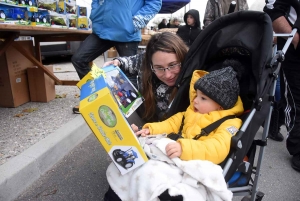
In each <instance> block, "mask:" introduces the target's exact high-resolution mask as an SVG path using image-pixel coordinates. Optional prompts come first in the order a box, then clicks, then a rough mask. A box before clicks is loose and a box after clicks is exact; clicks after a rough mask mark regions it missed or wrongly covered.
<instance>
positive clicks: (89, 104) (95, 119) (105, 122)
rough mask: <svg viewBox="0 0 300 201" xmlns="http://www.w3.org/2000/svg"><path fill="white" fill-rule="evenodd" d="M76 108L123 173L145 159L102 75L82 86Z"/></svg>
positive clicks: (142, 162) (140, 163) (139, 164)
mask: <svg viewBox="0 0 300 201" xmlns="http://www.w3.org/2000/svg"><path fill="white" fill-rule="evenodd" d="M79 111H80V113H81V115H82V116H83V118H84V119H85V121H86V122H87V124H88V125H89V127H90V128H91V130H92V131H93V133H94V134H95V136H96V137H97V138H98V140H99V141H100V143H101V144H102V146H103V147H104V149H105V150H106V152H107V153H108V155H109V156H110V157H111V159H112V161H113V162H114V163H115V164H116V167H117V168H118V169H119V170H120V172H121V174H122V175H124V174H126V173H127V172H130V171H131V170H133V169H135V168H137V167H139V166H141V165H142V164H144V163H145V162H146V161H147V160H148V159H147V156H146V154H145V152H144V150H143V148H142V147H141V146H140V143H139V141H138V139H137V137H136V136H135V134H134V132H133V131H132V129H131V127H130V125H129V124H128V122H127V120H126V119H125V117H124V115H123V113H122V111H121V110H120V109H119V105H118V103H117V102H116V100H115V98H114V96H113V95H112V93H111V91H110V88H109V87H108V85H107V83H106V81H105V79H104V78H103V76H100V77H98V78H96V79H94V80H92V81H90V82H87V83H86V84H84V85H83V86H82V87H81V95H80V105H79Z"/></svg>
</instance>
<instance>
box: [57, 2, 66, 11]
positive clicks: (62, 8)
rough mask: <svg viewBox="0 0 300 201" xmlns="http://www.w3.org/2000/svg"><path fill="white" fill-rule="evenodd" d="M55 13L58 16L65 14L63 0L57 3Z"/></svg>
mask: <svg viewBox="0 0 300 201" xmlns="http://www.w3.org/2000/svg"><path fill="white" fill-rule="evenodd" d="M56 12H57V13H59V14H66V2H65V1H64V0H59V1H58V4H57V11H56Z"/></svg>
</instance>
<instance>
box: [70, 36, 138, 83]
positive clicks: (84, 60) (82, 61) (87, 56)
mask: <svg viewBox="0 0 300 201" xmlns="http://www.w3.org/2000/svg"><path fill="white" fill-rule="evenodd" d="M138 45H139V42H135V41H134V42H126V43H124V42H115V41H110V40H103V39H101V38H99V37H98V36H97V35H95V34H93V33H92V34H91V35H89V36H88V37H87V38H86V39H85V40H84V41H83V42H82V44H81V46H80V47H79V48H78V50H77V51H76V53H75V54H74V55H73V57H72V64H73V65H74V67H75V69H76V71H77V74H78V76H79V78H80V79H82V78H83V77H84V76H85V75H86V74H87V73H88V72H89V71H90V67H89V62H91V61H93V60H94V59H96V58H97V57H98V56H100V55H101V54H103V53H104V52H105V51H106V50H108V49H109V48H111V47H116V49H117V51H118V53H119V55H120V56H132V55H135V54H137V50H138ZM99 67H100V66H99Z"/></svg>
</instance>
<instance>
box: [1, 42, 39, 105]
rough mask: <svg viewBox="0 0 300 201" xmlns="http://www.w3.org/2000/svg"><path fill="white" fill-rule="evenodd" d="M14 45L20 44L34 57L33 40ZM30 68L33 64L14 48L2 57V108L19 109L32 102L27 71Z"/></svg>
mask: <svg viewBox="0 0 300 201" xmlns="http://www.w3.org/2000/svg"><path fill="white" fill-rule="evenodd" d="M14 43H20V44H21V46H22V47H23V48H24V49H26V50H27V52H29V53H31V54H32V55H33V43H32V40H29V41H15V42H14ZM0 45H2V43H1V42H0ZM28 66H33V63H32V62H31V61H29V60H28V59H27V58H26V57H24V56H23V55H22V54H21V53H20V52H19V51H17V50H16V49H15V48H13V47H12V46H10V47H9V48H8V49H7V50H6V52H5V53H4V54H2V55H1V56H0V94H1V98H0V107H17V106H19V105H22V104H24V103H27V102H29V101H30V95H29V89H28V80H27V71H26V69H27V67H28Z"/></svg>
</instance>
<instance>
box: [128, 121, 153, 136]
mask: <svg viewBox="0 0 300 201" xmlns="http://www.w3.org/2000/svg"><path fill="white" fill-rule="evenodd" d="M131 128H132V130H133V131H134V133H135V135H136V136H140V135H141V136H142V137H145V136H146V135H149V134H150V130H149V129H148V128H144V129H141V130H139V127H137V126H136V125H135V124H131Z"/></svg>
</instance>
